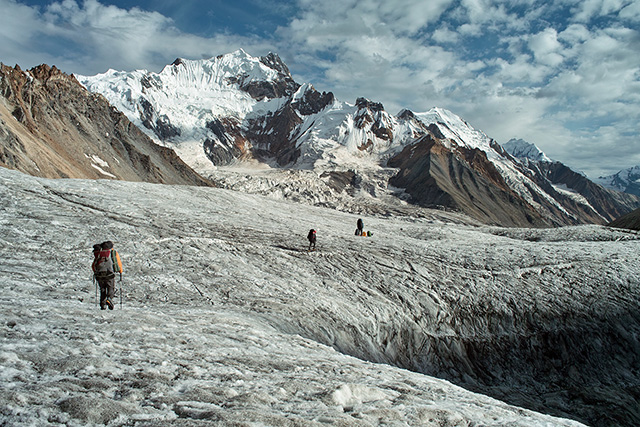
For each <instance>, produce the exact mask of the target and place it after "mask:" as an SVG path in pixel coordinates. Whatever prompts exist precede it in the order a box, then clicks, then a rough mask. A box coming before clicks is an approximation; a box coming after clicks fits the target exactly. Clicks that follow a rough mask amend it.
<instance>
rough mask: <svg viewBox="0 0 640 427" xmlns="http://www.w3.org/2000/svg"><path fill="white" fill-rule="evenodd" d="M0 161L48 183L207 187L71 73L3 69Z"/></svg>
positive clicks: (0, 71) (171, 153) (0, 76)
mask: <svg viewBox="0 0 640 427" xmlns="http://www.w3.org/2000/svg"><path fill="white" fill-rule="evenodd" d="M0 94H1V95H2V96H1V98H0V143H1V145H0V162H1V164H2V165H3V166H6V167H9V168H12V169H17V170H20V171H22V172H26V173H29V174H32V175H35V176H41V177H47V178H90V179H98V178H105V179H123V180H129V181H148V182H156V183H165V184H190V185H209V183H208V181H206V180H205V179H203V178H202V177H200V176H199V175H198V174H197V173H195V172H194V171H193V170H192V169H191V168H190V167H189V166H187V165H186V164H185V163H184V162H183V161H182V160H181V159H180V158H179V157H178V156H177V155H176V154H175V152H174V151H173V150H170V149H168V148H163V147H160V146H158V145H156V144H155V143H153V141H151V140H150V139H149V138H148V137H147V136H146V135H145V134H144V133H142V132H141V131H140V129H138V128H137V127H136V126H135V125H133V124H132V123H131V122H130V121H129V120H128V119H127V118H126V116H125V115H124V114H122V113H121V112H120V111H118V110H116V109H115V108H113V107H112V106H111V105H109V103H108V102H107V101H106V99H105V98H104V97H103V96H101V95H99V94H93V93H90V92H89V91H87V90H86V89H85V88H84V87H83V86H82V85H80V84H79V83H78V82H77V81H76V79H75V78H74V77H73V76H69V75H67V74H65V73H63V72H61V71H60V70H58V69H57V68H56V67H49V66H47V65H41V66H38V67H35V68H33V69H31V70H29V71H27V72H25V71H22V70H21V69H20V68H19V67H18V66H16V67H15V68H11V67H7V66H5V65H1V66H0Z"/></svg>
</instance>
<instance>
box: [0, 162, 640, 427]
mask: <svg viewBox="0 0 640 427" xmlns="http://www.w3.org/2000/svg"><path fill="white" fill-rule="evenodd" d="M235 176H236V177H237V175H235ZM0 196H1V197H0V205H1V206H2V209H0V248H1V249H2V254H3V255H2V264H1V266H0V274H1V276H0V277H1V281H2V293H1V294H0V302H1V303H2V307H3V308H2V310H1V311H0V313H1V314H0V316H1V317H2V322H1V324H0V328H1V331H2V332H1V334H2V341H1V342H0V362H1V363H0V378H2V382H0V389H1V390H2V393H0V419H1V420H2V422H3V423H7V424H10V425H15V426H23V425H24V426H26V425H61V424H64V425H69V426H79V425H110V426H120V425H123V426H124V425H128V426H131V425H135V426H149V425H198V424H215V425H238V424H239V423H240V424H246V425H310V426H311V425H325V424H335V425H345V426H347V425H353V426H356V425H357V426H363V425H397V426H402V425H407V426H409V425H459V426H470V425H487V426H490V425H493V426H503V425H513V426H578V425H583V424H581V423H580V422H578V420H581V421H583V422H585V423H588V424H589V423H593V424H594V425H607V422H609V423H616V422H618V423H619V425H624V424H626V425H633V423H634V422H637V421H638V420H637V418H633V417H634V415H633V411H632V410H625V409H624V407H626V408H630V409H632V408H633V407H637V401H636V400H634V397H633V395H632V394H628V393H626V391H625V390H631V389H632V388H633V387H637V386H638V377H637V370H636V368H635V367H637V366H638V358H639V352H638V351H637V349H638V348H640V345H639V343H638V338H637V337H638V336H640V334H639V332H640V326H639V325H640V322H639V321H638V312H639V311H638V298H637V294H638V287H639V286H640V283H639V282H638V279H637V278H638V277H640V274H639V273H640V265H639V264H638V263H637V259H638V255H640V246H639V245H638V241H639V240H640V236H639V235H638V234H637V233H629V232H625V231H622V230H615V229H609V228H606V227H601V226H576V227H564V228H560V229H541V230H535V229H504V228H499V227H488V226H483V225H479V224H476V223H474V222H473V221H471V220H469V219H468V218H466V217H464V216H462V215H459V214H456V213H451V212H445V211H437V210H427V209H423V210H421V209H416V208H414V209H413V210H412V211H411V212H412V214H408V212H404V214H403V215H400V214H399V213H400V212H399V211H396V210H394V209H391V210H389V211H388V212H386V213H385V212H377V213H371V214H363V215H362V216H361V217H362V218H363V219H364V222H365V229H366V230H368V231H372V232H373V236H371V237H358V236H354V233H353V232H354V229H355V224H356V220H357V218H358V217H359V216H358V215H354V214H350V213H345V212H339V211H336V210H334V209H326V208H320V207H314V206H309V205H305V204H298V203H294V202H291V201H290V200H276V199H274V198H269V197H264V196H260V195H252V194H245V193H241V192H236V191H230V190H225V189H219V188H203V187H189V186H166V185H157V184H145V183H131V182H122V181H113V180H95V181H90V180H48V179H41V178H34V177H30V176H27V175H23V174H21V173H19V172H15V171H10V170H7V169H4V168H0ZM309 228H315V229H316V230H318V250H317V251H315V252H311V253H308V252H307V251H306V246H307V242H306V240H305V236H306V232H307V231H308V230H309ZM103 240H113V241H114V242H115V244H116V248H117V249H118V251H119V252H120V255H121V257H122V259H123V262H124V270H125V272H124V276H123V280H122V282H120V283H119V284H118V288H119V290H121V292H122V293H121V294H120V295H121V298H122V300H121V301H122V302H121V303H120V300H118V301H117V304H116V308H115V310H114V311H100V310H99V309H98V307H97V304H96V301H95V287H94V284H93V283H92V280H91V272H90V263H91V256H92V255H91V248H92V245H93V244H94V243H97V242H100V241H103ZM437 377H439V378H437ZM456 384H457V385H456ZM460 385H463V386H464V388H461V387H460ZM625 387H628V388H625ZM487 395H492V396H494V397H488V396H487ZM496 396H497V397H500V400H497V399H496V398H495V397H496ZM505 401H510V403H509V404H508V403H505ZM621 403H622V405H621ZM513 405H518V406H513ZM523 407H529V408H534V409H536V410H537V411H538V412H534V411H532V410H530V409H523ZM540 411H543V412H547V413H554V414H556V415H559V416H561V418H558V417H556V416H551V415H544V414H542V413H540ZM568 418H573V420H570V419H568ZM612 420H613V421H612Z"/></svg>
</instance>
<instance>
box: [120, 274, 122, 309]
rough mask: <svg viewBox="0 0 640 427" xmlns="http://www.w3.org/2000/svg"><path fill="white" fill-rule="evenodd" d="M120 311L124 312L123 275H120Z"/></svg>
mask: <svg viewBox="0 0 640 427" xmlns="http://www.w3.org/2000/svg"><path fill="white" fill-rule="evenodd" d="M120 310H122V273H120Z"/></svg>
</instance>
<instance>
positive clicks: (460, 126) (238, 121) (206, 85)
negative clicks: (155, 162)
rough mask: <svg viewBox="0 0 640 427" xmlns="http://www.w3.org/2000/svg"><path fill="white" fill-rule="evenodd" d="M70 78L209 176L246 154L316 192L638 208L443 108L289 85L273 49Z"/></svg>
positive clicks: (596, 213) (538, 217)
mask: <svg viewBox="0 0 640 427" xmlns="http://www.w3.org/2000/svg"><path fill="white" fill-rule="evenodd" d="M76 77H77V78H78V80H79V81H80V82H81V83H82V84H83V85H85V86H86V87H87V89H89V90H90V91H92V92H95V93H100V94H102V95H104V96H105V97H106V98H107V99H108V100H109V102H110V103H111V104H112V105H114V106H116V107H117V108H118V109H119V110H121V111H123V112H124V113H125V114H126V115H127V117H128V118H129V119H130V120H131V121H132V122H133V123H134V124H136V125H137V126H139V127H140V128H141V129H143V130H144V131H145V132H146V133H147V134H148V135H149V136H150V137H152V138H153V139H154V140H155V141H156V142H158V143H159V144H162V145H165V146H168V147H172V148H174V149H175V150H176V152H177V153H178V155H179V156H180V157H181V158H182V159H183V160H185V162H187V163H188V164H189V165H190V166H192V167H193V168H194V169H195V170H196V171H198V172H199V173H200V174H202V175H203V176H205V177H209V178H211V179H214V180H215V177H214V176H213V175H215V173H214V172H215V171H216V170H218V168H216V167H221V166H228V165H232V164H237V163H238V162H239V161H241V160H244V161H246V160H248V159H251V160H257V161H259V162H264V163H268V164H270V165H272V166H273V167H276V168H280V169H282V168H284V169H286V170H288V171H294V173H293V175H288V178H287V179H288V180H289V181H292V180H293V181H294V182H293V183H291V182H290V185H292V186H295V185H299V182H295V181H296V179H297V178H298V175H297V174H296V173H295V172H299V171H314V172H315V173H316V175H317V176H318V177H319V178H321V179H323V180H324V182H325V183H326V188H323V190H324V191H329V192H333V193H343V192H345V193H350V194H358V193H362V192H363V191H364V192H365V193H369V195H371V196H374V197H375V196H377V195H380V194H389V192H390V191H391V192H393V190H395V192H394V193H393V194H394V195H395V196H399V197H400V198H401V199H404V200H406V201H408V202H409V203H411V204H414V205H418V206H422V207H427V208H440V209H446V210H455V211H461V212H463V213H465V214H466V215H468V216H470V217H471V218H474V219H476V220H478V221H481V222H484V223H489V224H499V225H507V226H531V225H533V226H549V225H565V224H579V223H599V224H603V223H607V222H609V221H611V220H613V219H615V218H617V217H619V216H621V215H623V214H626V213H628V212H630V211H631V210H633V209H635V208H637V207H639V206H640V199H638V197H634V196H630V195H627V194H621V193H619V192H613V191H610V190H607V189H605V188H603V187H601V186H599V185H597V184H595V183H593V182H591V181H590V180H588V179H587V178H586V177H584V176H583V175H581V174H578V173H575V172H573V171H571V169H569V168H568V167H566V166H564V165H563V164H562V163H560V162H554V161H551V160H550V159H548V158H546V156H544V157H543V158H540V159H532V158H530V157H521V156H520V155H519V154H518V153H515V155H514V154H511V153H509V152H508V151H507V150H505V148H504V147H502V146H500V145H499V144H498V143H497V142H496V141H494V140H493V139H491V138H490V137H488V136H487V135H486V134H484V133H483V132H481V131H479V130H476V129H474V128H473V127H472V126H471V125H469V124H468V123H467V122H465V121H464V120H463V119H461V118H460V117H458V116H456V115H455V114H453V113H452V112H450V111H447V110H444V109H441V108H433V109H431V110H430V111H428V112H425V113H415V112H412V111H409V110H403V111H401V112H400V113H399V114H397V115H392V114H389V113H388V112H387V111H386V110H385V109H384V106H383V105H382V104H380V103H377V102H374V101H371V100H368V99H365V98H359V99H357V100H356V102H355V104H349V103H347V102H342V101H340V100H338V99H336V97H335V96H334V95H333V94H332V93H331V92H319V91H317V90H316V89H315V88H314V87H313V86H312V85H311V84H308V83H307V84H299V83H296V82H295V81H294V79H293V77H292V75H291V73H290V72H289V70H288V68H287V66H286V64H284V63H283V61H282V60H281V59H280V58H279V57H278V56H277V55H276V54H273V53H272V54H269V55H267V56H265V57H261V58H255V57H252V56H250V55H248V54H247V53H246V52H244V51H242V50H239V51H236V52H233V53H230V54H227V55H221V56H218V57H216V58H211V59H206V60H186V59H177V60H176V61H174V62H173V64H171V65H168V66H167V67H165V68H164V69H163V70H162V71H161V72H160V73H153V72H148V71H145V70H138V71H134V72H119V71H114V70H110V71H108V72H106V73H104V74H100V75H96V76H92V77H87V76H76ZM300 173H302V172H300ZM381 176H385V178H383V179H381V178H380V177H381ZM284 185H286V184H284ZM316 185H317V184H316Z"/></svg>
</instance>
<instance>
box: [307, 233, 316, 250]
mask: <svg viewBox="0 0 640 427" xmlns="http://www.w3.org/2000/svg"><path fill="white" fill-rule="evenodd" d="M307 240H309V252H311V251H312V250H314V251H315V250H316V230H314V229H313V228H312V229H311V230H309V234H307ZM312 246H313V249H311V247H312Z"/></svg>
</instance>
